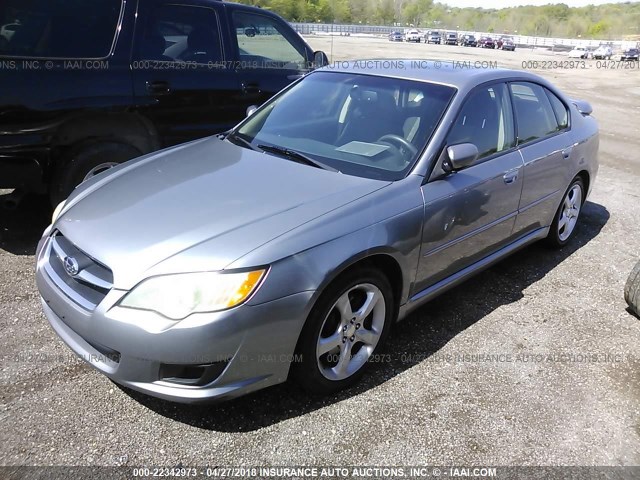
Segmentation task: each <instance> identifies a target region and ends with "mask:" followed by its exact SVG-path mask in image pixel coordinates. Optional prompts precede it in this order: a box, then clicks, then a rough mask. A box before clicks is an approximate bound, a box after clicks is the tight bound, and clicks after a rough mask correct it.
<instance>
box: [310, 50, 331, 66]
mask: <svg viewBox="0 0 640 480" xmlns="http://www.w3.org/2000/svg"><path fill="white" fill-rule="evenodd" d="M326 65H329V58H328V57H327V54H326V53H324V52H323V51H322V50H318V51H317V52H313V66H314V67H315V68H320V67H324V66H326Z"/></svg>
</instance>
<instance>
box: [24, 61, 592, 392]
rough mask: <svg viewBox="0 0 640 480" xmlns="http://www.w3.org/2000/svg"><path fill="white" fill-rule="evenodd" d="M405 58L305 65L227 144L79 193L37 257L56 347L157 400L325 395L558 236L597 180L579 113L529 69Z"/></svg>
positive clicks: (570, 228) (568, 234) (572, 224)
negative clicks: (468, 283)
mask: <svg viewBox="0 0 640 480" xmlns="http://www.w3.org/2000/svg"><path fill="white" fill-rule="evenodd" d="M401 62H402V61H398V62H397V63H398V64H396V63H394V62H389V61H385V62H382V61H379V62H377V61H369V62H367V63H366V64H367V68H366V69H364V68H362V63H350V64H348V65H347V64H344V65H340V66H339V67H338V66H331V67H327V68H324V69H320V70H317V71H315V72H313V73H311V74H309V75H307V76H305V77H304V78H302V79H300V80H298V81H297V82H295V83H293V84H292V85H291V86H290V87H288V88H286V89H285V90H283V91H282V92H280V93H279V94H277V95H276V96H275V97H274V98H273V99H272V100H270V101H268V102H266V103H265V104H264V105H262V106H261V107H260V108H258V109H257V110H255V111H252V112H249V113H250V115H249V116H248V117H247V118H246V119H245V120H243V121H242V122H241V123H240V124H239V125H238V126H236V127H235V128H233V129H232V130H230V131H229V132H226V133H225V134H223V135H220V136H216V137H210V138H206V139H201V140H197V141H193V142H191V143H187V144H183V145H180V146H176V147H172V148H170V149H166V150H163V151H160V152H155V153H152V154H149V155H146V156H143V157H140V158H137V159H134V160H132V161H130V162H127V163H126V164H122V165H119V166H116V167H114V168H112V169H110V170H108V171H106V172H104V173H101V174H99V175H97V176H96V177H94V178H92V179H90V180H87V181H85V182H84V183H82V184H81V185H80V186H79V187H77V188H76V189H75V191H74V192H73V193H72V195H71V196H70V197H69V198H68V199H67V200H66V201H65V202H63V203H61V204H60V205H59V206H58V208H57V209H56V210H55V212H54V216H53V223H52V225H51V226H50V227H48V228H47V230H46V231H45V232H44V235H43V237H42V240H41V242H40V244H39V246H38V251H37V284H38V288H39V291H40V294H41V296H42V306H43V309H44V313H45V314H46V317H47V318H48V320H49V322H50V324H51V326H52V327H53V329H54V330H55V331H56V333H57V334H58V335H59V336H60V337H61V338H62V340H63V341H64V342H65V343H66V344H67V345H68V346H69V347H70V348H71V349H72V350H73V351H74V352H75V353H76V354H78V355H79V356H80V357H81V358H83V359H85V360H86V361H87V362H89V363H90V364H91V365H92V366H93V367H95V368H96V369H97V370H99V371H100V372H102V373H104V374H105V375H106V376H108V377H109V378H111V379H112V380H114V381H115V382H117V383H119V384H121V385H123V386H126V387H129V388H131V389H134V390H138V391H140V392H144V393H146V394H149V395H152V396H157V397H161V398H164V399H168V400H172V401H178V402H186V403H195V402H204V401H210V400H219V399H224V398H231V397H234V396H238V395H242V394H246V393H248V392H252V391H255V390H258V389H261V388H264V387H267V386H270V385H274V384H277V383H281V382H284V381H285V380H287V379H288V378H294V379H295V380H297V381H298V382H299V383H300V384H301V385H302V386H303V387H304V388H306V389H308V390H310V391H313V392H320V393H328V392H332V391H335V390H337V389H341V388H344V387H347V386H349V385H351V384H353V383H354V382H355V381H357V380H358V379H359V378H360V377H361V376H362V375H363V374H365V373H366V370H367V367H368V365H369V364H370V360H371V359H372V356H373V355H374V354H375V353H376V352H377V351H379V349H381V348H382V347H383V345H384V342H385V339H386V338H387V336H388V334H389V331H390V329H391V327H392V326H393V325H395V324H396V323H397V321H398V320H400V319H402V318H404V317H406V316H407V314H408V313H409V312H411V311H412V310H414V309H415V308H417V307H419V306H421V305H423V304H425V302H427V301H428V300H430V299H432V298H433V297H434V296H436V295H438V294H439V293H441V292H443V291H445V290H447V289H448V288H451V287H453V286H454V285H457V284H459V283H461V282H462V281H464V280H466V279H468V278H469V277H471V276H472V275H473V274H474V273H476V272H479V271H480V270H482V269H484V268H486V267H488V266H489V265H491V264H493V263H495V262H496V261H498V260H500V259H502V258H504V257H505V256H507V255H509V254H511V253H513V252H514V251H516V250H518V249H519V248H522V247H524V246H525V245H528V244H531V243H532V242H536V241H539V240H543V241H545V242H547V243H548V244H550V245H553V246H556V247H562V246H564V245H565V244H566V243H567V242H569V241H571V238H572V237H573V235H574V233H575V231H576V228H578V221H579V217H580V212H581V209H582V206H583V204H584V201H585V199H586V198H587V195H588V193H589V191H590V189H591V187H592V185H593V182H594V179H595V176H596V173H597V169H598V165H597V152H598V126H597V124H596V121H595V120H594V119H593V118H592V117H591V115H590V114H591V107H590V106H589V104H588V103H587V102H585V101H578V100H571V99H569V98H567V97H566V96H565V95H564V94H563V93H562V92H560V91H559V90H558V89H557V88H555V87H554V86H553V85H552V84H550V83H549V82H547V81H546V80H544V79H543V78H540V77H539V76H536V75H533V74H530V73H527V72H523V71H510V70H476V69H469V70H464V69H460V68H455V67H454V65H447V64H443V65H441V68H439V69H436V68H425V66H424V61H419V62H416V63H415V64H416V65H419V68H415V69H413V68H411V67H410V65H409V63H408V62H406V61H405V63H402V64H400V63H401ZM397 328H402V324H401V323H400V324H398V325H397Z"/></svg>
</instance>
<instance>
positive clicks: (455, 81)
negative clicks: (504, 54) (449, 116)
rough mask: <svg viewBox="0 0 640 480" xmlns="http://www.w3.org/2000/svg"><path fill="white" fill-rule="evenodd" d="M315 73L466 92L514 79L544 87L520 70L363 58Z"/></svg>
mask: <svg viewBox="0 0 640 480" xmlns="http://www.w3.org/2000/svg"><path fill="white" fill-rule="evenodd" d="M317 71H319V72H338V73H356V74H362V75H374V76H379V77H388V78H400V79H404V80H414V81H419V82H430V83H439V84H443V85H449V86H452V87H455V88H457V89H458V90H470V89H472V88H473V87H475V86H476V85H479V84H481V83H485V82H490V81H495V80H504V79H514V78H517V79H519V80H529V81H533V82H537V83H543V84H545V85H546V84H548V82H546V81H545V80H544V79H543V78H542V77H540V76H538V75H535V74H533V73H529V72H526V71H523V70H510V69H506V68H474V67H473V64H472V63H471V62H462V61H457V62H454V61H451V60H449V61H438V60H435V61H434V60H425V59H405V58H403V59H389V58H382V59H367V60H351V61H346V60H345V61H338V62H335V63H332V64H330V65H328V66H326V67H323V68H321V69H318V70H317Z"/></svg>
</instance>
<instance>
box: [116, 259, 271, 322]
mask: <svg viewBox="0 0 640 480" xmlns="http://www.w3.org/2000/svg"><path fill="white" fill-rule="evenodd" d="M265 272H266V270H255V271H253V272H237V273H216V272H199V273H180V274H176V275H163V276H158V277H151V278H148V279H147V280H144V281H143V282H142V283H140V284H138V286H136V287H135V288H134V289H133V290H132V291H131V292H130V293H129V294H127V295H126V296H125V297H124V298H123V299H122V301H121V302H120V306H121V307H125V308H136V309H141V310H152V311H154V312H156V313H159V314H160V315H163V316H165V317H168V318H170V319H172V320H182V319H183V318H185V317H188V316H189V315H191V314H192V313H205V312H215V311H218V310H225V309H227V308H231V307H235V306H237V305H239V304H241V303H242V302H244V301H245V300H246V299H247V298H249V296H250V295H251V294H252V293H253V292H254V290H255V289H256V287H257V286H258V285H259V284H260V281H261V280H262V278H263V277H264V274H265Z"/></svg>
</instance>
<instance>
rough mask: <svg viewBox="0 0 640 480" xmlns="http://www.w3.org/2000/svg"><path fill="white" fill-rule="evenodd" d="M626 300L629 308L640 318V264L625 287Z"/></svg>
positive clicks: (630, 275)
mask: <svg viewBox="0 0 640 480" xmlns="http://www.w3.org/2000/svg"><path fill="white" fill-rule="evenodd" d="M624 299H625V300H626V302H627V304H628V305H629V308H631V310H632V311H633V312H634V313H635V314H636V315H638V316H640V262H638V263H636V266H635V267H634V268H633V270H632V271H631V274H629V278H628V279H627V283H626V285H625V286H624Z"/></svg>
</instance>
